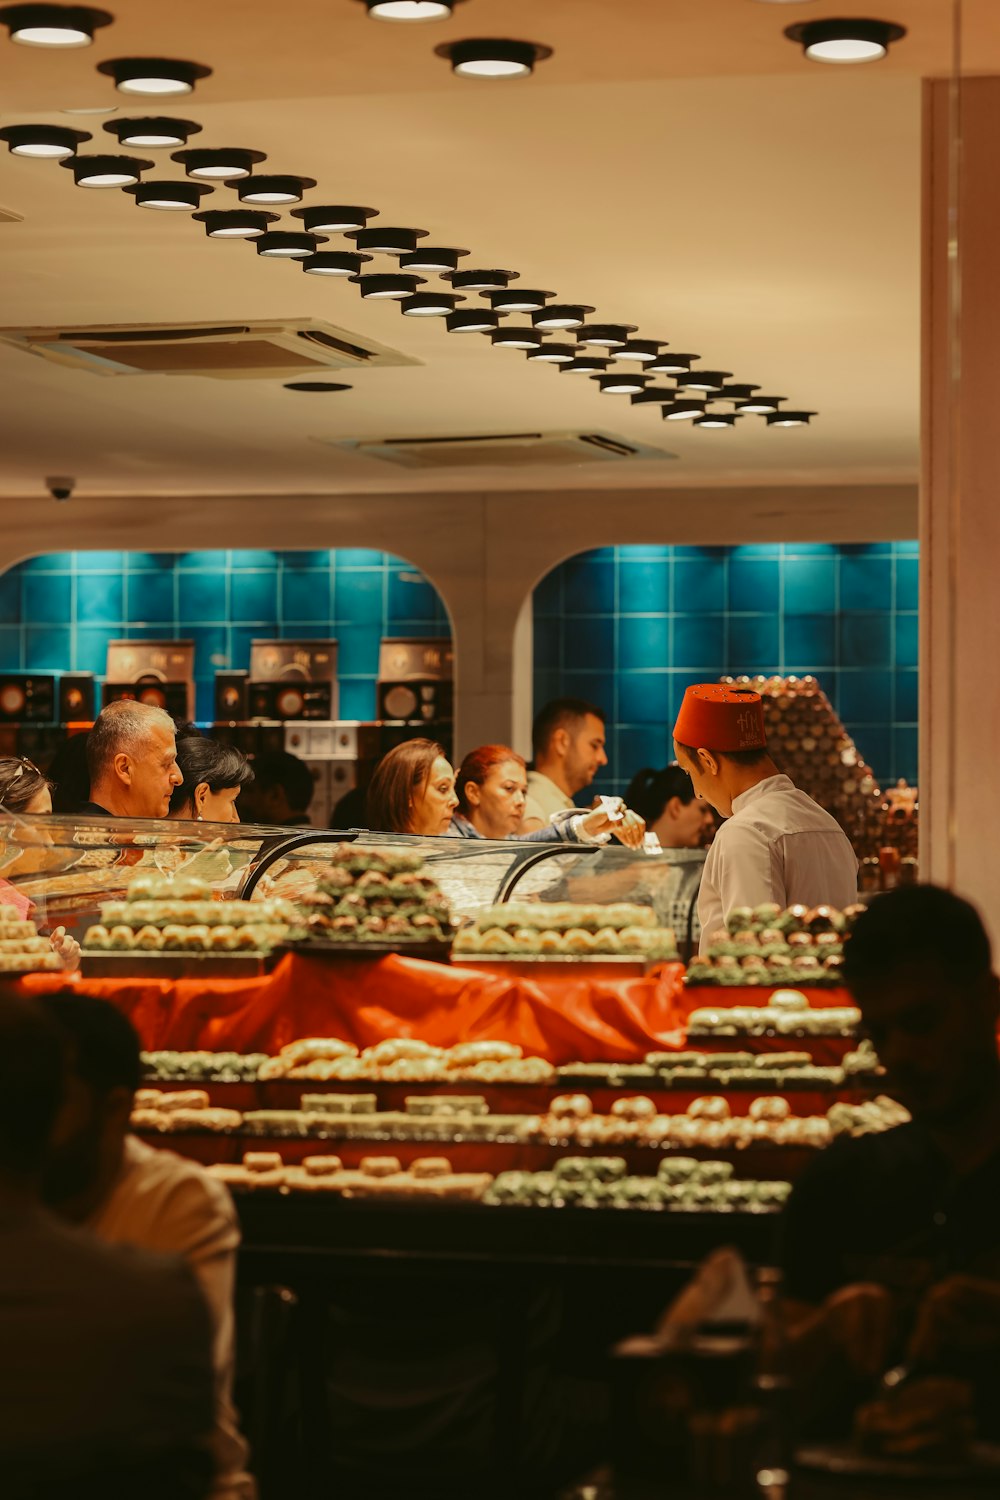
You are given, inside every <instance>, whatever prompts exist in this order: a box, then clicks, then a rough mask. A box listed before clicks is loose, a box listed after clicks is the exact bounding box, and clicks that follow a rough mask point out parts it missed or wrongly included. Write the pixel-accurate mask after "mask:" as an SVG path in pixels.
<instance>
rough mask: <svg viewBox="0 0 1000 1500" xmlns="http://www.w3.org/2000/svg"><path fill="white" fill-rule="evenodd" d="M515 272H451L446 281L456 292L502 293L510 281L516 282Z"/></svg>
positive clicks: (516, 275)
mask: <svg viewBox="0 0 1000 1500" xmlns="http://www.w3.org/2000/svg"><path fill="white" fill-rule="evenodd" d="M518 276H519V272H517V271H453V272H452V274H451V275H450V276H448V277H447V278H446V280H448V281H450V282H451V284H452V286H453V287H454V288H455V290H456V291H463V292H502V291H503V289H504V287H506V286H507V285H508V283H509V282H511V281H517V279H518Z"/></svg>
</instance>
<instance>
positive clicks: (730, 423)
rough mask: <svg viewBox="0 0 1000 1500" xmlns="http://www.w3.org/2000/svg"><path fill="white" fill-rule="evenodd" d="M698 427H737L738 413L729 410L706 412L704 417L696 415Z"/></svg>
mask: <svg viewBox="0 0 1000 1500" xmlns="http://www.w3.org/2000/svg"><path fill="white" fill-rule="evenodd" d="M694 425H695V426H696V427H735V426H736V413H735V412H727V411H710V412H706V414H705V415H704V416H703V417H695V419H694Z"/></svg>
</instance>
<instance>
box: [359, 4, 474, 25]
mask: <svg viewBox="0 0 1000 1500" xmlns="http://www.w3.org/2000/svg"><path fill="white" fill-rule="evenodd" d="M364 3H365V5H367V7H368V14H369V15H370V16H371V17H372V19H373V20H375V21H446V20H447V19H448V17H449V16H450V15H451V13H452V11H453V10H454V9H455V6H456V5H459V4H461V0H364Z"/></svg>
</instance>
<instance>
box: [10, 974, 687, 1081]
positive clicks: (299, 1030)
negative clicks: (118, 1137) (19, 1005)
mask: <svg viewBox="0 0 1000 1500" xmlns="http://www.w3.org/2000/svg"><path fill="white" fill-rule="evenodd" d="M683 973H684V970H683V966H682V965H681V964H662V965H659V966H658V967H657V968H656V969H655V970H654V971H653V972H652V973H651V974H649V975H647V976H646V977H644V978H632V979H617V978H607V979H604V978H594V977H588V975H587V973H586V967H585V966H584V965H581V972H580V977H579V978H577V977H576V976H575V975H574V976H572V977H566V976H564V975H559V976H545V975H540V976H539V977H538V978H537V979H536V978H534V977H532V978H530V979H527V978H524V977H522V976H520V975H512V974H505V973H504V972H503V971H502V970H501V968H500V967H499V966H498V967H497V969H496V970H495V971H494V970H491V969H488V968H486V967H484V966H477V967H476V968H471V967H470V968H462V967H461V965H459V964H450V965H449V964H437V963H431V962H428V961H427V960H425V959H419V958H409V957H404V956H403V955H401V954H397V953H394V954H390V955H388V956H387V957H385V958H380V959H347V958H343V959H334V960H326V959H319V958H305V957H302V956H301V955H299V954H289V955H287V956H286V957H285V958H283V959H282V960H281V962H280V963H279V964H278V966H277V968H276V969H275V970H274V972H273V973H272V974H269V975H266V976H264V977H262V978H260V979H202V980H198V979H161V980H149V979H135V980H129V979H82V978H79V977H77V978H76V979H72V980H70V979H68V978H66V977H63V976H61V975H59V976H57V975H48V974H36V975H28V976H26V977H25V979H24V980H23V981H22V985H23V988H24V989H25V990H26V991H27V992H28V993H29V994H31V993H34V994H41V993H44V992H46V991H51V990H53V989H62V988H65V987H66V986H67V985H70V984H71V985H72V986H73V987H75V988H78V989H80V990H81V991H83V992H85V993H87V994H90V995H98V996H100V997H101V998H103V999H106V1000H110V1001H111V1002H112V1003H113V1004H114V1005H116V1006H118V1008H119V1009H120V1010H122V1011H124V1013H125V1014H126V1015H127V1016H128V1017H129V1018H130V1020H131V1021H132V1022H133V1024H134V1025H135V1027H136V1029H137V1031H138V1032H139V1035H140V1037H141V1038H142V1043H143V1046H144V1047H145V1048H146V1049H147V1050H149V1051H155V1050H159V1049H161V1048H169V1049H172V1050H177V1051H188V1050H197V1049H201V1048H204V1049H206V1050H208V1051H212V1052H219V1051H236V1052H272V1053H273V1052H277V1051H278V1050H279V1048H281V1047H283V1046H284V1045H285V1043H286V1042H291V1041H294V1040H295V1039H296V1038H297V1037H305V1036H338V1037H342V1038H343V1039H344V1040H345V1041H350V1042H354V1043H355V1045H357V1046H358V1047H369V1046H372V1045H373V1044H374V1043H376V1042H380V1041H382V1040H383V1039H384V1038H386V1037H393V1036H411V1037H418V1038H420V1040H421V1041H425V1042H432V1043H434V1044H435V1045H437V1046H443V1047H450V1046H453V1045H454V1044H455V1043H456V1042H464V1041H476V1040H478V1039H482V1038H489V1039H490V1040H497V1039H503V1040H506V1041H515V1042H517V1043H518V1044H519V1045H520V1046H521V1047H523V1049H524V1052H525V1054H526V1055H528V1056H538V1057H544V1058H547V1059H548V1061H549V1062H552V1063H554V1064H557V1065H558V1064H560V1063H568V1062H594V1061H603V1060H608V1061H615V1062H636V1061H641V1059H642V1057H643V1055H644V1054H645V1053H646V1052H649V1051H652V1050H655V1049H658V1048H667V1049H669V1048H677V1047H680V1046H682V1045H683V1042H684V1030H683V1027H684V1015H683V1005H682V1003H681V989H682V986H681V979H682V976H683Z"/></svg>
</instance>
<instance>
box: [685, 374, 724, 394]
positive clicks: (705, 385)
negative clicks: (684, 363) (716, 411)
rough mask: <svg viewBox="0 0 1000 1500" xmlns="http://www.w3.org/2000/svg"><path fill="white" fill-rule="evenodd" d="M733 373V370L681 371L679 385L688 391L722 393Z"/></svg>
mask: <svg viewBox="0 0 1000 1500" xmlns="http://www.w3.org/2000/svg"><path fill="white" fill-rule="evenodd" d="M732 373H733V372H732V370H683V371H680V370H679V371H678V372H677V384H678V385H679V386H680V387H681V389H682V390H686V391H721V390H722V387H723V386H724V385H725V383H726V381H727V380H728V379H729V377H730V375H731V374H732Z"/></svg>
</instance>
